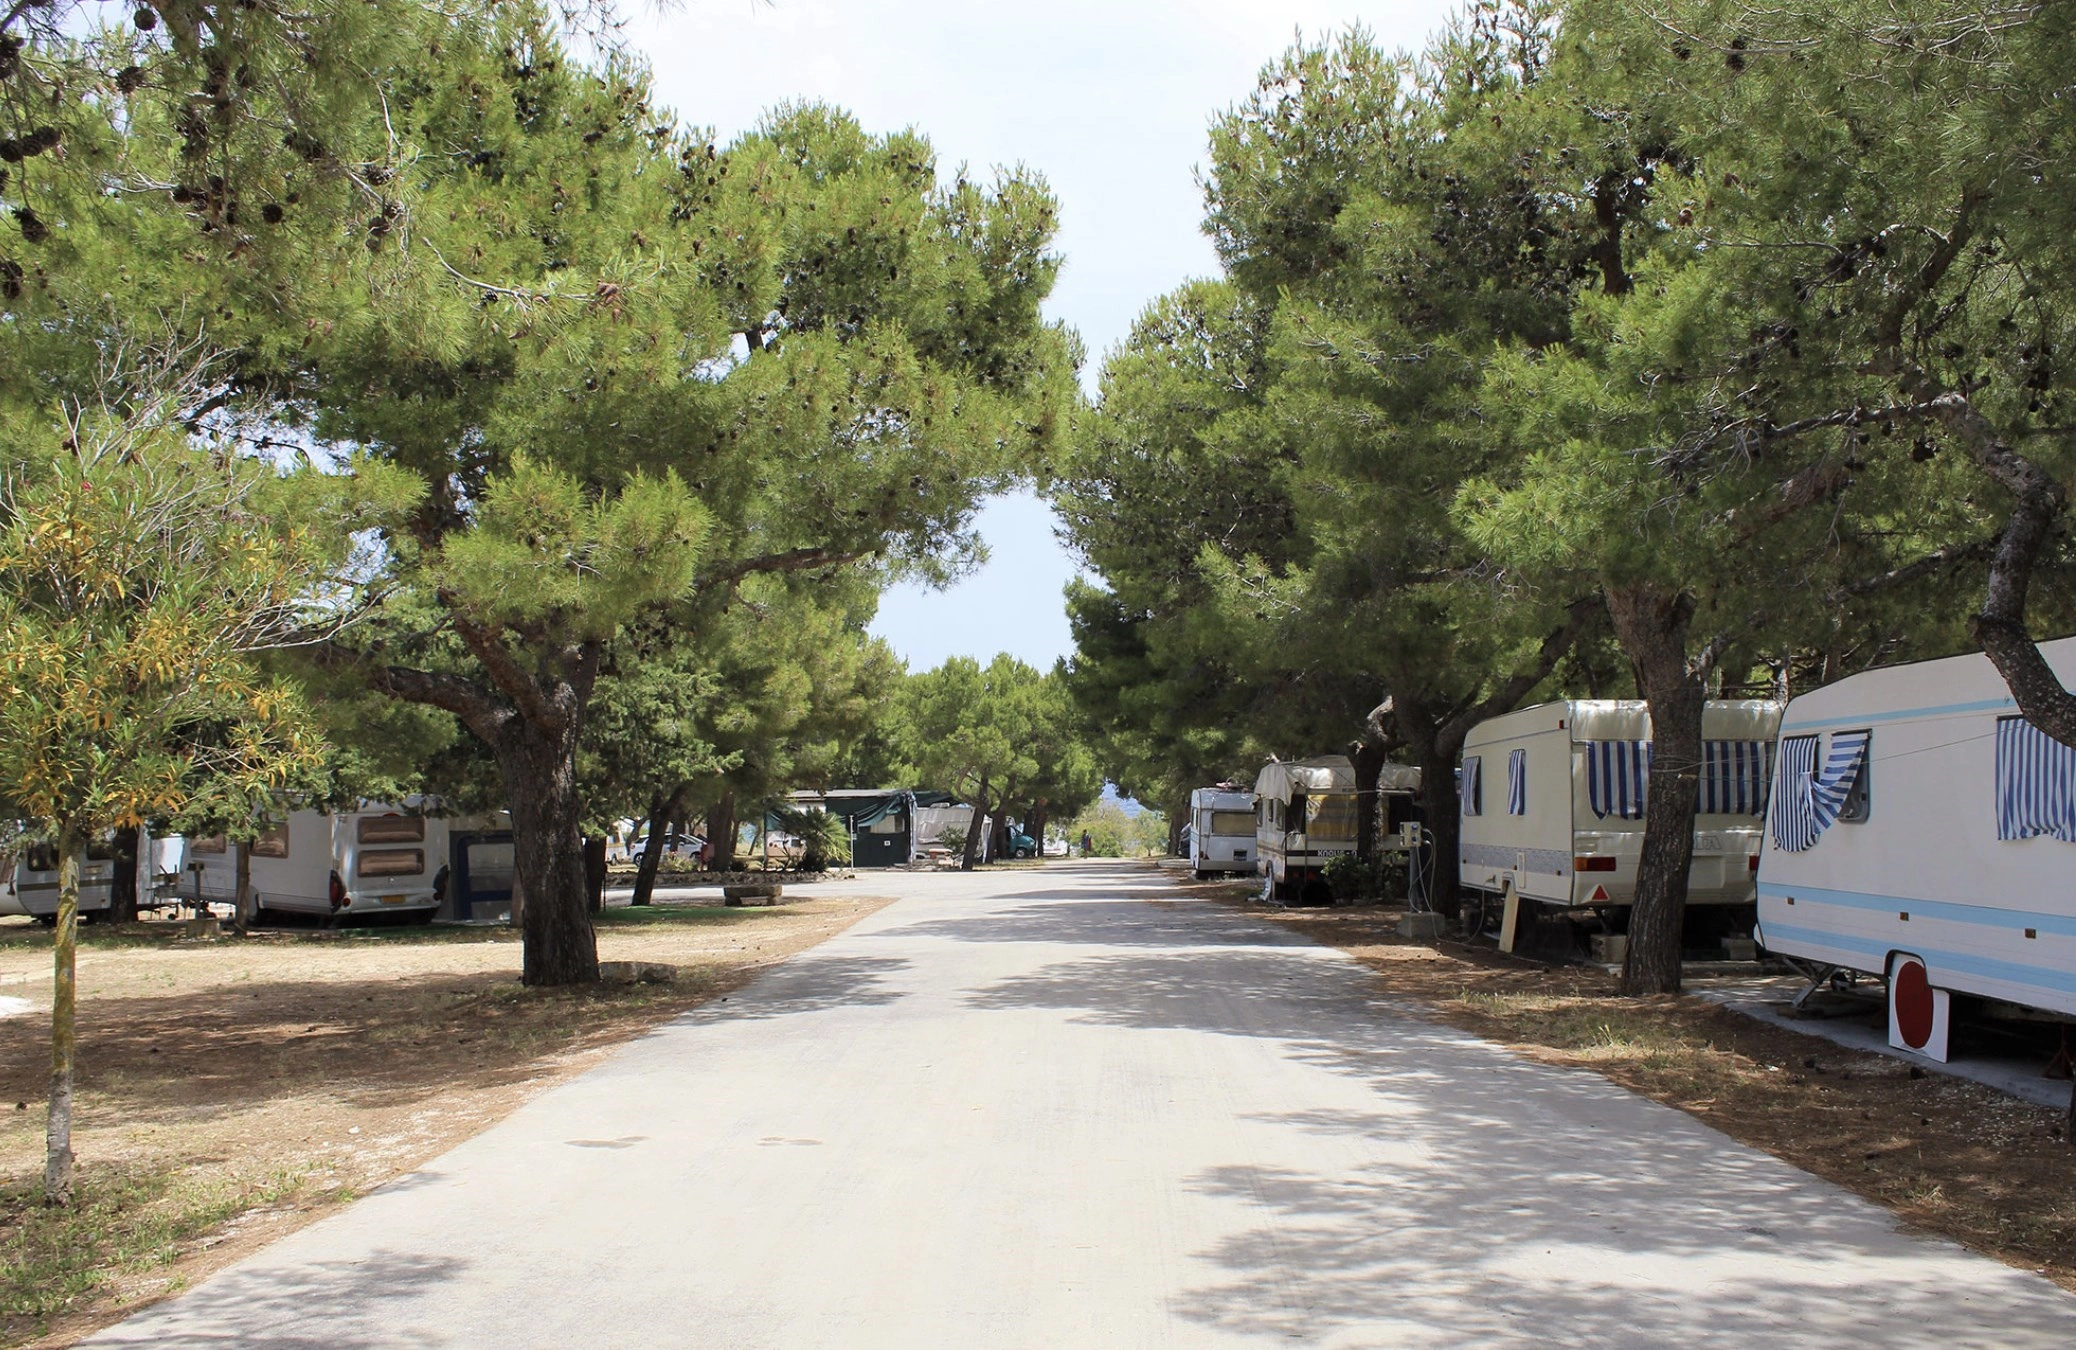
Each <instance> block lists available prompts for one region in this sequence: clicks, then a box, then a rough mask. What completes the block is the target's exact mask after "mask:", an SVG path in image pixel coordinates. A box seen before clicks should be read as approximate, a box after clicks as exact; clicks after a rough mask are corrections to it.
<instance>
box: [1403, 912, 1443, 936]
mask: <svg viewBox="0 0 2076 1350" xmlns="http://www.w3.org/2000/svg"><path fill="white" fill-rule="evenodd" d="M1448 922H1449V921H1448V920H1447V919H1444V918H1443V917H1442V916H1441V915H1439V914H1408V915H1406V916H1405V917H1404V918H1402V919H1400V920H1399V921H1398V935H1399V936H1400V937H1402V938H1411V939H1413V940H1414V941H1415V942H1433V941H1434V940H1435V939H1436V938H1439V937H1440V936H1441V935H1442V933H1443V932H1444V931H1445V930H1446V928H1447V926H1448Z"/></svg>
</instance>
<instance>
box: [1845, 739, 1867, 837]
mask: <svg viewBox="0 0 2076 1350" xmlns="http://www.w3.org/2000/svg"><path fill="white" fill-rule="evenodd" d="M1860 735H1861V736H1862V737H1863V738H1864V739H1865V740H1866V742H1867V748H1866V750H1865V751H1864V752H1863V753H1862V755H1861V757H1860V771H1859V772H1858V773H1856V774H1854V775H1853V785H1852V786H1851V787H1849V788H1847V789H1846V792H1845V800H1844V801H1843V802H1842V803H1840V804H1839V807H1838V818H1839V819H1840V820H1842V821H1846V822H1848V823H1849V824H1854V825H1857V824H1859V823H1860V822H1862V821H1864V820H1866V819H1867V817H1868V816H1869V815H1871V814H1872V813H1873V808H1874V803H1873V800H1872V798H1871V797H1870V795H1869V794H1870V790H1871V780H1872V779H1873V777H1874V733H1873V732H1871V731H1863V732H1861V733H1860Z"/></svg>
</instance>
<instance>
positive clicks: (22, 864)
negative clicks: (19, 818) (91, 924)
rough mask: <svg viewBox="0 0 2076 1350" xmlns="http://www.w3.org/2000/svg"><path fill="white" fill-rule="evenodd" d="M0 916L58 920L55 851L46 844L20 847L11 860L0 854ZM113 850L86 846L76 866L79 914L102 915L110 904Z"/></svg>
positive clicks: (113, 864)
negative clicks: (77, 872)
mask: <svg viewBox="0 0 2076 1350" xmlns="http://www.w3.org/2000/svg"><path fill="white" fill-rule="evenodd" d="M0 873H4V876H0V914H25V915H27V916H29V917H30V918H32V919H41V920H43V921H44V922H46V923H54V922H56V921H57V917H58V851H57V850H56V849H54V848H52V847H51V846H50V845H49V844H23V845H21V847H20V849H19V851H18V852H16V853H15V854H14V856H13V857H11V858H6V857H4V855H0ZM114 883H115V850H114V849H113V848H111V847H110V846H109V845H108V844H106V843H100V844H89V845H87V850H86V855H85V856H84V857H83V858H81V859H80V863H79V912H80V914H81V915H92V914H99V913H103V912H105V911H106V910H107V909H108V907H109V906H110V905H111V904H112V903H113V901H114V892H115V884H114Z"/></svg>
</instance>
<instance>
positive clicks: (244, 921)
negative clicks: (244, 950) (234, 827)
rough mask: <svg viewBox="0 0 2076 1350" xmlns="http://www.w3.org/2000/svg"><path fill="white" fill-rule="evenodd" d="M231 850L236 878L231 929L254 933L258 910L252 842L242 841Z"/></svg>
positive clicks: (232, 900) (233, 845) (233, 871)
mask: <svg viewBox="0 0 2076 1350" xmlns="http://www.w3.org/2000/svg"><path fill="white" fill-rule="evenodd" d="M231 848H232V850H233V854H232V857H233V858H234V859H235V861H234V862H233V864H232V874H233V876H235V877H236V883H235V887H234V889H233V890H232V892H231V927H233V928H235V929H237V930H238V931H239V932H241V933H249V932H251V931H252V919H253V914H254V912H255V910H256V909H257V906H256V905H255V904H254V903H253V894H252V841H251V840H250V839H240V840H238V841H237V842H236V843H234V844H232V845H231Z"/></svg>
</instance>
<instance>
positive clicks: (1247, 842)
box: [1189, 788, 1255, 881]
mask: <svg viewBox="0 0 2076 1350" xmlns="http://www.w3.org/2000/svg"><path fill="white" fill-rule="evenodd" d="M1254 856H1255V854H1254V796H1253V794H1252V793H1247V792H1236V791H1233V790H1232V789H1230V788H1198V789H1197V790H1196V791H1195V792H1192V793H1190V794H1189V870H1190V872H1191V873H1192V874H1194V875H1195V877H1196V879H1197V880H1198V881H1203V880H1205V879H1206V878H1208V877H1209V876H1211V874H1212V873H1214V872H1252V871H1254V861H1253V860H1254Z"/></svg>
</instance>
